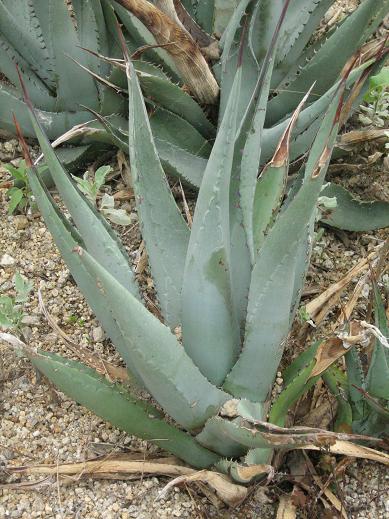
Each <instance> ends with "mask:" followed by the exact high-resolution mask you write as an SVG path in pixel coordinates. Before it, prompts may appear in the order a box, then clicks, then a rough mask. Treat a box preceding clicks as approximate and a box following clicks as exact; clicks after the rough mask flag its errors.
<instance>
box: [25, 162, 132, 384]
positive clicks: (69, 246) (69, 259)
mask: <svg viewBox="0 0 389 519" xmlns="http://www.w3.org/2000/svg"><path fill="white" fill-rule="evenodd" d="M27 174H28V179H29V182H30V186H31V189H32V191H33V193H34V196H35V199H36V202H37V205H38V207H39V210H40V212H41V214H42V216H43V218H44V220H45V223H46V225H47V227H48V229H49V231H50V233H51V235H52V236H53V238H54V241H55V243H56V245H57V247H58V249H59V251H60V252H61V255H62V257H63V258H64V260H65V262H66V264H67V266H68V267H69V270H70V272H71V274H72V276H73V278H74V279H75V281H76V283H77V285H78V286H79V288H80V290H81V292H82V293H83V294H84V296H85V298H86V299H87V301H88V303H89V305H90V306H91V308H92V310H93V312H94V314H95V315H96V317H97V319H98V320H99V321H100V323H101V325H102V326H103V328H104V330H105V332H106V333H107V335H108V336H109V337H110V339H111V340H112V342H113V344H115V347H116V348H117V350H118V351H119V353H120V354H121V356H122V358H123V359H124V360H125V361H126V363H127V366H128V368H129V371H130V375H131V376H132V375H134V376H135V377H137V374H136V370H135V368H134V366H133V363H132V362H131V359H130V358H129V356H128V355H127V348H126V344H125V341H124V339H123V336H122V334H121V332H120V330H119V328H118V325H117V324H116V321H115V320H114V318H113V317H112V314H111V313H110V312H107V308H108V307H109V305H108V302H107V299H106V297H104V294H102V295H101V294H100V291H99V290H98V288H97V286H96V283H95V280H94V278H93V277H92V276H91V275H90V273H89V272H88V270H87V269H86V268H85V267H84V265H83V264H82V262H81V261H80V258H79V256H78V255H77V254H75V253H74V250H75V249H76V248H77V247H80V246H83V241H82V239H81V237H80V236H79V234H78V233H77V231H76V229H75V228H74V227H73V226H72V225H71V224H70V223H69V222H68V220H66V218H64V216H63V215H62V214H61V212H60V211H59V209H58V207H57V206H56V204H55V202H54V201H53V199H52V197H51V195H50V193H49V192H48V191H47V189H46V187H45V185H44V183H43V182H42V180H41V179H40V175H38V174H37V172H36V170H35V169H30V170H28V172H27ZM137 378H138V377H137Z"/></svg>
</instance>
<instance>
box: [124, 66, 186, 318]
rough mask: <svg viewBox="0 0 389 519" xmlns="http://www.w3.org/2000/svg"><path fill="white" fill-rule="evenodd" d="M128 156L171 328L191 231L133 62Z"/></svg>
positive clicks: (178, 313) (178, 303)
mask: <svg viewBox="0 0 389 519" xmlns="http://www.w3.org/2000/svg"><path fill="white" fill-rule="evenodd" d="M128 67H129V68H128V90H129V152H130V160H131V171H132V174H133V182H134V189H135V193H136V202H137V210H138V213H139V217H140V221H141V227H142V234H143V238H144V240H145V242H146V248H147V252H148V255H149V259H150V265H151V270H152V273H153V278H154V281H155V284H156V288H157V294H158V299H159V302H160V305H161V309H162V313H163V315H164V317H165V320H166V322H167V324H168V325H169V326H170V327H171V328H175V327H176V326H177V325H178V324H180V322H181V289H182V281H183V275H184V266H185V258H186V252H187V248H188V243H189V229H188V226H187V224H186V223H185V221H184V218H183V216H182V215H181V212H180V210H179V208H178V207H177V204H176V202H175V200H174V198H173V195H172V192H171V191H170V188H169V185H168V183H167V180H166V177H165V173H164V171H163V169H162V166H161V163H160V161H159V158H158V153H157V150H156V148H155V145H154V140H153V136H152V133H151V128H150V124H149V119H148V116H147V112H146V107H145V105H144V102H143V97H142V92H141V90H140V87H139V82H138V80H137V77H136V73H135V69H134V67H133V66H132V65H131V63H128Z"/></svg>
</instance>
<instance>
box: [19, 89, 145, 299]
mask: <svg viewBox="0 0 389 519" xmlns="http://www.w3.org/2000/svg"><path fill="white" fill-rule="evenodd" d="M26 100H27V105H28V108H29V113H30V118H31V122H32V126H33V128H34V130H35V133H36V136H37V138H38V140H39V144H40V146H41V149H42V152H43V153H44V155H45V157H46V162H47V165H48V166H49V169H50V173H51V176H52V178H53V180H54V182H55V185H56V186H57V189H58V191H59V193H60V195H61V198H62V199H63V201H64V203H65V205H66V207H67V208H68V210H69V212H70V214H71V215H72V218H73V220H74V222H75V224H76V226H77V228H78V230H79V232H80V234H81V236H82V239H83V240H84V243H85V245H86V247H87V248H88V250H89V251H90V252H91V254H93V255H94V256H95V257H96V259H97V260H98V261H101V263H102V265H105V266H106V267H107V268H108V269H110V272H111V273H112V275H113V276H115V278H116V279H118V280H119V282H120V283H122V285H123V286H124V287H125V288H126V289H127V290H130V291H131V292H132V293H133V294H134V295H135V296H136V297H140V296H139V290H138V286H137V284H136V281H135V277H134V274H133V272H132V270H131V268H130V265H129V258H128V256H127V254H126V252H125V251H124V248H123V247H122V246H121V245H120V243H119V240H118V238H117V236H116V235H115V233H114V231H113V230H112V228H111V227H110V226H109V225H108V224H107V223H106V221H105V220H104V218H103V217H102V216H101V215H100V214H99V213H98V212H97V210H96V209H95V208H94V207H93V206H92V205H91V204H90V203H89V202H88V201H87V200H86V199H85V197H84V196H83V195H82V194H81V192H80V191H79V190H78V189H77V187H76V186H75V185H74V183H73V181H72V179H71V177H70V176H69V174H68V173H67V172H66V171H65V170H64V169H63V167H62V165H61V163H60V162H59V160H58V158H57V156H56V154H55V152H54V150H53V148H52V147H51V144H50V142H49V141H48V139H47V137H46V135H45V133H44V132H43V130H42V128H41V126H40V124H39V122H38V120H37V118H36V115H35V112H34V111H33V109H32V107H31V105H30V103H29V101H28V97H27V93H26Z"/></svg>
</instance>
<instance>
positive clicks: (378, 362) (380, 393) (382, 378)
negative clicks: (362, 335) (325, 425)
mask: <svg viewBox="0 0 389 519" xmlns="http://www.w3.org/2000/svg"><path fill="white" fill-rule="evenodd" d="M373 291H374V303H375V305H374V306H375V320H376V326H377V328H378V329H379V330H380V331H381V333H382V334H383V335H384V337H389V327H388V321H387V317H386V313H385V306H384V303H383V301H382V297H381V294H380V292H379V288H378V286H377V283H376V282H373ZM366 391H367V392H368V393H369V394H370V395H371V396H373V397H377V398H383V399H385V400H387V401H389V351H388V349H385V348H384V346H383V345H382V344H381V342H380V341H379V340H378V339H376V340H375V344H374V349H373V353H372V356H371V361H370V366H369V370H368V372H367V375H366Z"/></svg>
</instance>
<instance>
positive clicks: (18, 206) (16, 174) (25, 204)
mask: <svg viewBox="0 0 389 519" xmlns="http://www.w3.org/2000/svg"><path fill="white" fill-rule="evenodd" d="M5 169H6V170H7V171H8V172H9V173H10V174H11V176H12V179H13V184H14V185H13V186H12V187H11V188H10V189H8V191H7V196H8V199H9V204H8V214H10V215H11V214H13V213H14V212H15V211H17V212H20V213H23V212H26V211H27V210H28V208H29V207H31V208H34V207H35V203H34V197H33V194H32V191H31V189H30V186H29V183H28V178H27V166H26V162H25V161H24V160H22V161H20V164H19V166H18V167H15V166H12V164H7V165H6V166H5ZM42 169H44V168H38V173H40V172H41V170H42Z"/></svg>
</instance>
